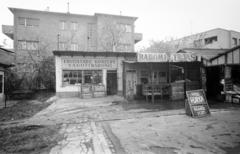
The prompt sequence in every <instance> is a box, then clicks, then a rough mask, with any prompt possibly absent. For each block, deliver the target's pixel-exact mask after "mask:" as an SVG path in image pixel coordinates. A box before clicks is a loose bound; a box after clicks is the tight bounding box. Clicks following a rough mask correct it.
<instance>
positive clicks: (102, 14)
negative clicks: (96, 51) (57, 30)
mask: <svg viewBox="0 0 240 154" xmlns="http://www.w3.org/2000/svg"><path fill="white" fill-rule="evenodd" d="M8 9H9V10H10V11H11V12H12V13H14V11H27V12H37V13H44V14H58V15H68V16H69V15H72V16H85V17H95V16H113V17H119V18H132V19H134V20H136V19H137V17H132V16H122V15H114V14H106V13H95V14H94V15H84V14H76V13H70V12H69V13H68V12H52V11H42V10H32V9H23V8H14V7H9V8H8Z"/></svg>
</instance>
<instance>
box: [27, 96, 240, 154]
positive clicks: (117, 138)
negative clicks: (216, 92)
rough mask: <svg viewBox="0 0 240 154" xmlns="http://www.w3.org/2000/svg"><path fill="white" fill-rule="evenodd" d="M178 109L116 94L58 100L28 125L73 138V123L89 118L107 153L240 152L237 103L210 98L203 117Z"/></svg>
mask: <svg viewBox="0 0 240 154" xmlns="http://www.w3.org/2000/svg"><path fill="white" fill-rule="evenodd" d="M183 107H184V103H183V102H181V101H179V102H168V101H165V102H164V101H159V102H156V103H155V104H151V103H147V102H144V101H142V102H138V101H134V102H126V101H124V100H123V99H121V98H118V97H106V98H95V99H85V100H82V99H79V98H64V99H59V100H57V101H56V102H55V103H53V104H52V105H51V106H49V107H48V108H47V109H45V110H43V111H42V112H40V113H38V114H37V115H35V116H34V117H32V118H31V119H30V120H29V121H28V124H32V125H35V124H36V122H37V123H39V124H66V125H67V127H70V128H71V129H68V128H66V129H65V130H66V131H65V136H73V135H72V134H74V132H79V131H78V130H77V129H75V128H76V127H78V126H80V127H82V125H83V124H88V123H90V122H94V123H96V126H97V127H98V128H97V129H99V127H101V128H102V129H103V130H104V132H105V138H107V140H108V141H109V142H110V145H113V149H114V150H113V151H115V153H120V154H121V153H129V154H139V153H143V154H145V153H146V154H158V153H164V154H165V153H167V154H169V153H170V154H175V153H183V154H185V153H186V154H193V153H194V154H202V153H209V154H211V153H218V154H219V153H220V154H224V153H227V154H230V153H239V152H240V149H239V143H240V119H239V116H240V106H239V105H233V104H226V103H218V102H211V104H210V107H211V112H212V114H211V116H208V117H204V118H192V117H189V116H187V115H186V114H185V110H184V108H183ZM86 127H87V126H86ZM88 129H91V128H87V130H88ZM71 130H72V132H71ZM80 138H81V136H80ZM76 140H77V139H76ZM66 142H67V143H68V144H72V143H71V142H69V141H66ZM74 144H75V141H74ZM59 148H62V147H59ZM75 149H79V148H75ZM82 153H84V152H82ZM86 153H87V152H86ZM95 153H96V152H95ZM113 153H114V152H113Z"/></svg>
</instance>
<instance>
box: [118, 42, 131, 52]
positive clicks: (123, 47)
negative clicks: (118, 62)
mask: <svg viewBox="0 0 240 154" xmlns="http://www.w3.org/2000/svg"><path fill="white" fill-rule="evenodd" d="M120 50H121V52H131V50H132V48H131V44H125V43H121V44H120Z"/></svg>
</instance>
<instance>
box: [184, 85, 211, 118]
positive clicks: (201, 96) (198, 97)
mask: <svg viewBox="0 0 240 154" xmlns="http://www.w3.org/2000/svg"><path fill="white" fill-rule="evenodd" d="M186 94H187V103H186V105H187V107H186V113H187V114H188V115H191V116H193V117H204V116H207V115H210V111H209V106H208V102H207V99H206V96H205V93H204V91H203V89H199V90H191V91H187V92H186Z"/></svg>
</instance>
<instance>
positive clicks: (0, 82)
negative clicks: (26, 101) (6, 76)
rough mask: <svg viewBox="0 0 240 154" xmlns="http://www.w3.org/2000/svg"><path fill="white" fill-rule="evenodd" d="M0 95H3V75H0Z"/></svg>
mask: <svg viewBox="0 0 240 154" xmlns="http://www.w3.org/2000/svg"><path fill="white" fill-rule="evenodd" d="M0 93H3V75H2V74H0Z"/></svg>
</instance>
